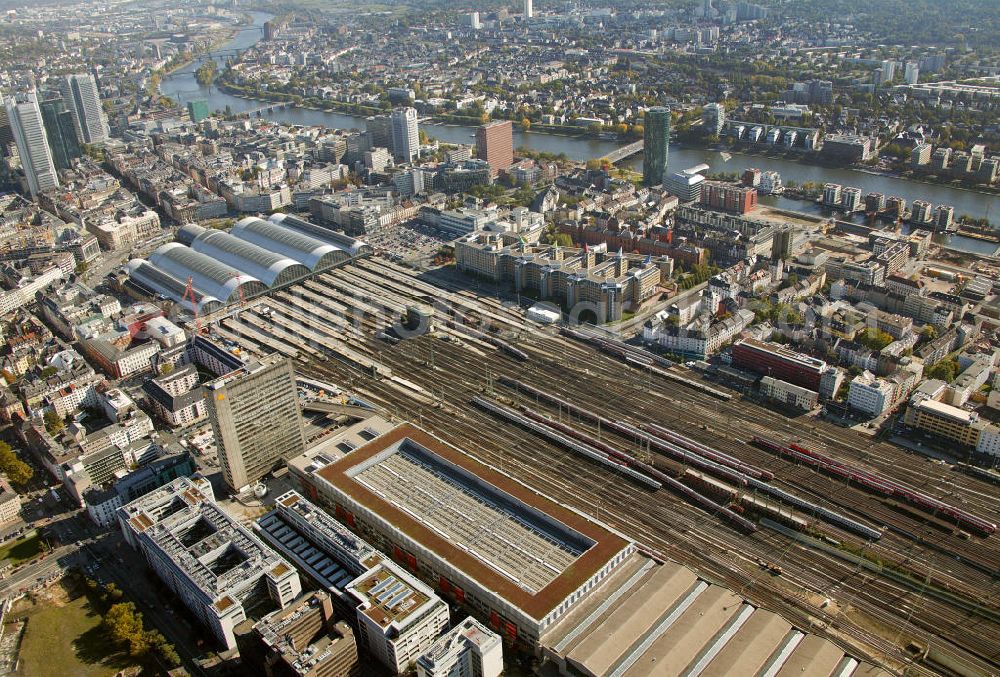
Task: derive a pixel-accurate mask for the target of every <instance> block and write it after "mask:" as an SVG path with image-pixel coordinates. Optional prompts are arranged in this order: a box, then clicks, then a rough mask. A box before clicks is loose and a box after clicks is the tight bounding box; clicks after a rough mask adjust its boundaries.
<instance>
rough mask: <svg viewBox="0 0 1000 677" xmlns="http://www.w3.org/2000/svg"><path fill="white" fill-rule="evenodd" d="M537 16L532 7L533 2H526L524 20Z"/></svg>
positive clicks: (527, 0)
mask: <svg viewBox="0 0 1000 677" xmlns="http://www.w3.org/2000/svg"><path fill="white" fill-rule="evenodd" d="M533 16H535V10H534V8H533V7H532V3H531V0H524V18H525V19H530V18H531V17H533Z"/></svg>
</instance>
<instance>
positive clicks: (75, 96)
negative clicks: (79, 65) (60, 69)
mask: <svg viewBox="0 0 1000 677" xmlns="http://www.w3.org/2000/svg"><path fill="white" fill-rule="evenodd" d="M61 89H62V97H63V99H64V100H65V101H66V107H67V108H68V109H69V110H70V111H71V112H72V113H73V120H74V122H75V123H76V133H77V136H78V137H79V138H80V141H82V142H83V143H100V142H101V141H104V140H106V139H107V138H108V134H109V132H108V119H107V117H106V116H105V115H104V108H103V106H102V105H101V96H100V92H99V90H98V89H97V82H96V81H95V80H94V76H93V75H91V74H90V73H80V74H77V75H67V76H66V79H65V80H63V82H62V87H61Z"/></svg>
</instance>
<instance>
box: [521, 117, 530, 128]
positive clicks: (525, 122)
mask: <svg viewBox="0 0 1000 677" xmlns="http://www.w3.org/2000/svg"><path fill="white" fill-rule="evenodd" d="M521 129H523V130H524V131H528V130H529V129H531V120H529V119H528V118H521Z"/></svg>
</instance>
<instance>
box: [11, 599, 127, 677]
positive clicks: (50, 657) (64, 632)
mask: <svg viewBox="0 0 1000 677" xmlns="http://www.w3.org/2000/svg"><path fill="white" fill-rule="evenodd" d="M73 594H75V595H76V596H75V597H73V598H72V599H71V600H69V601H67V602H66V603H65V604H62V605H58V606H57V605H54V604H52V603H51V602H41V603H39V604H36V605H34V606H32V607H30V608H28V609H27V610H25V611H21V612H20V613H15V614H14V615H15V616H17V617H20V616H24V617H26V618H27V619H28V627H27V629H26V630H25V633H24V640H23V642H22V644H21V656H20V659H21V663H20V666H19V669H18V672H17V674H19V675H74V676H75V675H79V676H80V677H111V676H112V675H115V674H117V673H118V672H119V671H120V670H123V669H125V668H128V667H131V666H134V665H136V663H135V662H134V661H133V660H132V659H131V658H129V656H128V655H127V654H125V653H123V652H121V651H118V650H116V649H115V647H114V646H111V645H110V644H109V643H108V642H107V640H106V639H105V637H104V634H103V632H102V631H101V628H100V623H101V617H100V616H99V615H97V614H96V613H95V612H94V611H92V610H91V608H90V605H89V603H88V601H87V596H86V595H83V594H80V593H78V592H76V593H73Z"/></svg>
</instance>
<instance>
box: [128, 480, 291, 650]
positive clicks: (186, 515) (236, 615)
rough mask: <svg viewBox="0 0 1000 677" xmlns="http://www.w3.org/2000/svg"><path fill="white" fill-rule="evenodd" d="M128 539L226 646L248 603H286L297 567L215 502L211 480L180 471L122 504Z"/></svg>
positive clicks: (232, 641) (230, 645)
mask: <svg viewBox="0 0 1000 677" xmlns="http://www.w3.org/2000/svg"><path fill="white" fill-rule="evenodd" d="M118 523H119V525H120V526H121V530H122V533H123V534H124V535H125V540H126V541H127V542H128V543H129V545H131V546H132V547H133V548H135V549H137V550H138V551H139V552H141V553H142V554H143V556H144V557H145V558H146V561H147V562H148V563H149V566H150V567H151V568H152V569H153V570H154V571H155V572H156V574H157V575H158V576H159V577H160V579H161V580H162V581H163V582H164V583H165V584H166V585H167V586H168V587H169V588H170V589H171V590H172V591H173V592H174V593H175V594H176V595H177V596H178V597H179V598H180V599H181V601H182V602H184V604H185V606H187V607H188V609H190V610H191V612H192V613H193V614H194V615H195V617H196V618H197V619H198V620H199V621H201V623H203V624H204V625H205V626H206V627H207V628H208V629H209V630H211V631H212V634H213V635H215V637H216V639H217V640H218V641H219V642H220V643H221V644H222V645H223V646H225V647H226V649H234V648H236V637H235V635H234V633H233V628H234V627H235V626H236V625H237V624H239V623H241V622H242V621H244V620H246V618H247V614H246V611H245V607H254V606H256V605H258V604H260V603H261V602H262V601H263V600H264V599H265V598H268V597H269V598H270V599H271V601H272V602H273V603H274V604H276V605H278V606H279V607H281V608H282V609H284V608H285V607H287V606H288V605H289V604H291V603H292V602H293V601H294V600H295V598H296V597H298V596H299V593H301V592H302V585H301V583H300V582H299V574H298V572H297V571H296V570H295V569H294V568H293V567H292V566H291V565H290V564H289V563H288V562H286V561H285V560H284V559H283V558H281V557H280V556H278V554H277V553H275V552H274V551H273V550H271V548H269V547H268V546H266V545H265V544H264V543H263V542H261V540H260V539H259V538H257V537H256V536H255V535H254V534H253V533H252V532H251V531H250V530H248V529H247V528H246V527H243V526H242V525H240V523H239V522H237V521H236V520H235V519H233V518H232V517H231V516H230V515H229V514H228V513H226V512H225V511H224V510H223V509H222V508H220V507H219V506H218V505H216V503H215V500H214V494H213V493H212V485H211V483H210V482H209V481H208V480H206V479H205V478H203V477H198V476H195V477H193V478H188V477H180V478H178V479H176V480H174V481H173V482H171V483H170V484H167V485H165V486H163V487H160V488H159V489H157V490H156V491H153V492H151V493H148V494H146V495H145V496H143V497H142V498H139V499H136V500H135V501H132V502H131V503H129V504H128V505H126V506H123V507H122V508H120V509H119V510H118Z"/></svg>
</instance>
